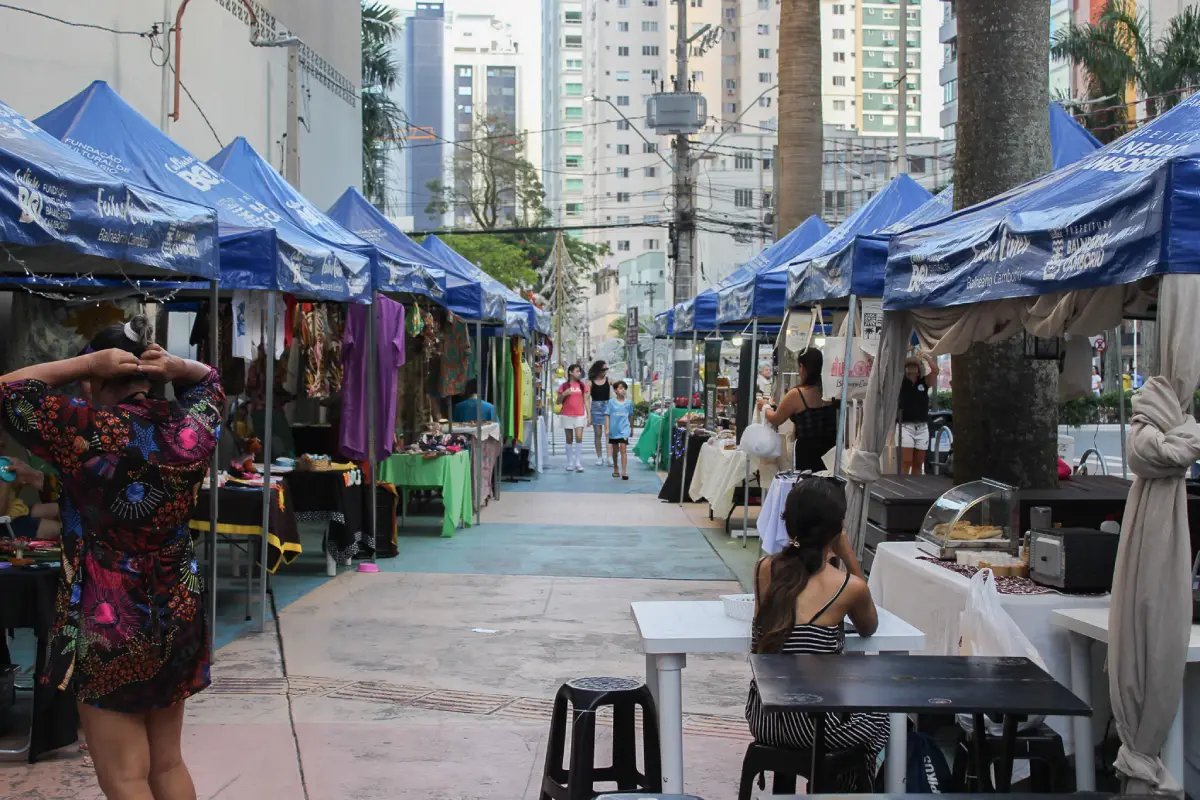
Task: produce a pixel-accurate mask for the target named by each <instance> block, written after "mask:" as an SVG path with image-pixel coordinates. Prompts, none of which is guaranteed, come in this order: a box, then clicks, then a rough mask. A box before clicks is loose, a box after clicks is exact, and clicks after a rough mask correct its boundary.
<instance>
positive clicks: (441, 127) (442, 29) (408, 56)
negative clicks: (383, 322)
mask: <svg viewBox="0 0 1200 800" xmlns="http://www.w3.org/2000/svg"><path fill="white" fill-rule="evenodd" d="M403 64H404V73H405V75H404V100H403V102H402V103H401V104H400V107H401V109H402V110H403V111H404V116H405V119H406V120H407V125H408V128H407V132H406V138H407V142H406V145H407V146H406V147H405V149H404V155H403V158H404V160H405V171H404V180H405V185H404V186H403V187H402V194H403V198H404V201H403V207H404V208H405V210H406V212H407V213H405V214H403V216H407V217H411V218H412V220H413V226H414V228H415V229H417V230H434V229H437V228H441V227H442V222H443V220H442V214H441V213H440V212H438V211H436V210H433V209H430V208H429V204H430V203H431V202H432V201H433V200H434V199H435V197H434V192H433V191H432V190H431V189H430V188H429V184H430V183H431V182H432V181H440V180H442V178H443V174H442V170H443V164H444V162H445V156H446V142H447V141H448V140H451V141H452V140H453V131H452V130H451V129H450V128H448V126H447V125H446V106H447V97H448V95H449V92H448V91H447V85H446V8H445V5H444V4H443V3H436V2H419V3H417V4H416V8H415V9H414V10H413V12H412V15H411V16H409V17H408V18H407V19H405V22H404V61H403Z"/></svg>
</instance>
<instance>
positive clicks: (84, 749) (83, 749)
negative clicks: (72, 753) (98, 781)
mask: <svg viewBox="0 0 1200 800" xmlns="http://www.w3.org/2000/svg"><path fill="white" fill-rule="evenodd" d="M79 752H80V753H82V754H83V759H82V760H83V765H84V766H85V767H92V768H93V769H95V767H96V765H95V764H94V763H93V762H92V757H91V756H90V755H89V754H88V746H87V744H86V743H84V744H81V745H79Z"/></svg>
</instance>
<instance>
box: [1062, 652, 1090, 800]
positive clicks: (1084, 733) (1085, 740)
mask: <svg viewBox="0 0 1200 800" xmlns="http://www.w3.org/2000/svg"><path fill="white" fill-rule="evenodd" d="M1067 639H1068V640H1069V641H1070V643H1071V691H1072V692H1074V693H1075V696H1076V697H1078V698H1079V699H1080V700H1082V701H1083V702H1085V703H1087V704H1088V705H1092V706H1094V705H1095V702H1094V701H1093V699H1092V658H1091V644H1092V640H1091V639H1089V638H1088V637H1086V636H1084V635H1083V634H1080V633H1075V632H1074V631H1067ZM1071 729H1072V731H1073V732H1074V734H1075V791H1077V792H1094V791H1096V745H1095V742H1094V741H1093V738H1092V718H1091V717H1072V718H1071Z"/></svg>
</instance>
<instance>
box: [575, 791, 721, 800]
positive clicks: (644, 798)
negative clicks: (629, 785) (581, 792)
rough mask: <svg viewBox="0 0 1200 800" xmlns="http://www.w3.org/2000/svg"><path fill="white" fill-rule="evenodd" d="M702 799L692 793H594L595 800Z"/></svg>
mask: <svg viewBox="0 0 1200 800" xmlns="http://www.w3.org/2000/svg"><path fill="white" fill-rule="evenodd" d="M622 797H623V798H625V800H704V798H703V797H696V795H694V794H646V793H645V792H616V793H615V794H601V795H596V800H621V798H622Z"/></svg>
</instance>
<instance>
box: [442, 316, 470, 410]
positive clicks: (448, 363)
mask: <svg viewBox="0 0 1200 800" xmlns="http://www.w3.org/2000/svg"><path fill="white" fill-rule="evenodd" d="M470 362H471V334H470V332H469V331H468V330H467V323H465V322H462V321H460V320H454V322H453V323H452V324H450V325H448V326H447V330H446V337H445V346H444V347H443V348H442V365H441V367H442V368H441V381H440V385H439V386H438V394H439V395H441V396H442V397H454V396H455V395H460V394H463V393H465V392H466V390H467V381H468V380H469V379H470V377H471V375H473V374H474V373H473V372H470V371H469V369H470V366H471V364H470Z"/></svg>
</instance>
